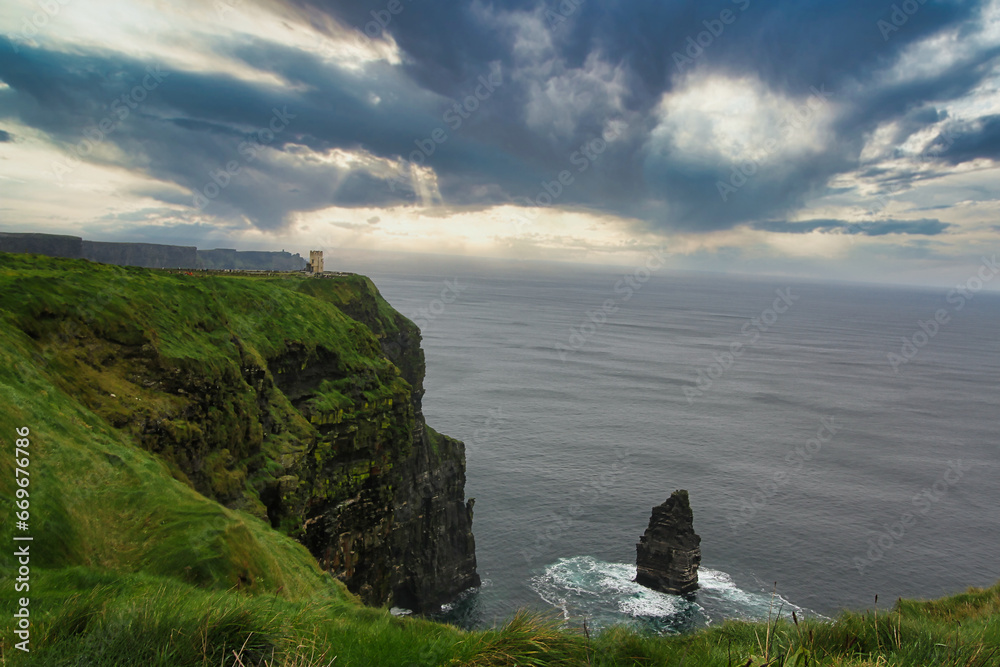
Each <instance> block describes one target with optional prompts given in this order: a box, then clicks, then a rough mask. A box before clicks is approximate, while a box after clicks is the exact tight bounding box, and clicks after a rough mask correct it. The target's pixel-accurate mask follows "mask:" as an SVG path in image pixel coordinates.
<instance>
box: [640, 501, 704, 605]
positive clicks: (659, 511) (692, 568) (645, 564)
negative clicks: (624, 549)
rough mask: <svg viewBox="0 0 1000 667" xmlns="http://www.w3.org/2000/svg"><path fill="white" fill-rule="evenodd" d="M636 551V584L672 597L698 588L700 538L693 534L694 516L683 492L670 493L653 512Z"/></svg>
mask: <svg viewBox="0 0 1000 667" xmlns="http://www.w3.org/2000/svg"><path fill="white" fill-rule="evenodd" d="M635 547H636V559H635V565H636V576H635V580H636V582H637V583H640V584H642V585H643V586H645V587H647V588H652V589H653V590H656V591H660V592H663V593H673V594H674V595H686V594H688V593H692V592H694V591H695V590H697V588H698V566H699V565H701V538H700V537H698V535H697V534H696V533H695V532H694V514H693V513H692V512H691V502H690V500H689V499H688V492H687V491H674V492H673V494H672V495H671V496H670V498H668V499H667V501H666V502H665V503H663V504H662V505H660V506H658V507H654V508H653V516H652V517H651V518H650V520H649V528H647V529H646V533H645V535H643V536H642V537H640V538H639V543H638V544H636V545H635Z"/></svg>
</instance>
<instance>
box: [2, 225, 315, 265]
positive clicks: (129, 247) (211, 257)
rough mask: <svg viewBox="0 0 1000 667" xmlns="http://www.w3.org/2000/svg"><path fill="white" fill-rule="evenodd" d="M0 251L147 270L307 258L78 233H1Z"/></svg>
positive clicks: (289, 261) (276, 262) (301, 262)
mask: <svg viewBox="0 0 1000 667" xmlns="http://www.w3.org/2000/svg"><path fill="white" fill-rule="evenodd" d="M0 252H10V253H33V254H36V255H46V256H49V257H64V258H69V259H88V260H90V261H92V262H100V263H102V264H115V265H118V266H140V267H144V268H148V269H229V270H238V269H249V270H254V271H301V270H302V269H304V268H305V266H306V261H305V260H304V259H302V257H301V256H300V255H298V254H295V255H293V254H291V253H288V252H285V251H284V250H282V251H280V252H270V251H254V250H244V251H238V250H229V249H215V250H198V249H197V248H195V247H194V246H176V245H165V244H162V243H105V242H100V241H84V240H83V239H81V238H80V237H78V236H59V235H56V234H32V233H28V234H9V233H5V232H0Z"/></svg>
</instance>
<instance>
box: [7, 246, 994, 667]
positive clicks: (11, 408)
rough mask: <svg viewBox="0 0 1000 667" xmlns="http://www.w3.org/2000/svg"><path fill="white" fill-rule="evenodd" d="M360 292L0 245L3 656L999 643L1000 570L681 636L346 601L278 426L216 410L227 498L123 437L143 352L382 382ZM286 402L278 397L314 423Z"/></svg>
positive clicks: (532, 653)
mask: <svg viewBox="0 0 1000 667" xmlns="http://www.w3.org/2000/svg"><path fill="white" fill-rule="evenodd" d="M361 294H368V295H373V294H374V288H373V287H372V286H371V284H370V282H369V281H367V279H364V278H361V277H344V278H338V279H336V280H322V281H320V280H310V279H305V278H293V277H289V278H287V279H285V278H267V279H264V278H252V277H222V276H187V275H184V274H168V273H164V272H156V271H147V270H141V269H129V268H121V267H111V266H100V265H94V264H90V263H87V262H78V261H69V260H52V259H48V258H38V257H29V256H12V255H0V304H2V308H0V445H2V446H0V451H2V452H3V455H2V456H0V517H2V520H0V543H2V544H3V545H4V546H3V547H2V548H0V614H2V616H0V665H3V666H6V665H8V664H9V665H67V666H68V665H94V666H104V665H108V666H111V665H116V666H117V665H162V666H164V667H166V666H186V665H204V666H209V665H212V666H217V665H251V664H255V665H256V664H272V665H278V664H287V665H328V664H332V665H336V666H338V667H339V666H342V665H438V664H469V665H515V664H518V665H579V664H594V665H657V664H690V665H701V664H705V665H749V664H754V665H760V664H763V663H764V662H765V661H770V662H771V664H797V665H801V664H835V665H904V664H905V665H924V664H927V665H938V664H947V665H970V666H971V665H993V664H1000V652H998V651H1000V649H998V648H997V647H1000V621H998V619H1000V586H998V587H995V588H992V589H990V590H986V591H972V592H969V593H967V594H964V595H962V596H958V597H955V598H952V599H947V600H941V601H936V602H931V603H919V602H903V603H901V604H900V605H899V606H898V611H896V612H893V613H891V614H885V613H883V614H881V615H879V617H878V619H877V621H876V619H875V617H874V615H873V614H871V613H868V614H847V615H845V616H844V617H842V618H841V619H839V620H838V621H836V622H834V623H826V624H824V623H818V622H813V621H810V622H807V623H802V624H801V625H799V626H794V625H789V624H784V623H782V624H779V625H777V626H771V627H768V626H766V625H764V624H744V623H727V624H724V625H722V626H720V627H714V628H710V629H709V630H707V631H703V632H699V633H697V634H694V635H691V636H685V637H679V638H653V637H641V636H638V635H635V634H633V633H631V632H629V631H626V630H623V629H614V630H610V631H607V632H605V633H603V634H601V635H600V636H597V637H593V638H587V637H584V636H581V635H579V634H578V633H573V632H570V631H564V630H561V629H559V628H558V627H556V626H555V625H553V624H552V623H547V622H545V621H541V620H539V619H537V618H531V617H527V616H519V617H517V618H515V619H513V620H512V621H511V622H510V623H509V624H508V625H507V626H505V627H503V628H500V629H497V630H492V631H484V632H463V631H460V630H457V629H454V628H451V627H448V626H444V625H440V624H435V623H431V622H428V621H423V620H420V619H410V618H402V619H401V618H394V617H392V616H391V615H390V614H389V613H388V611H387V610H385V609H372V608H366V607H363V606H361V605H360V604H359V603H358V602H357V600H356V599H355V598H354V597H353V596H352V595H351V594H350V593H348V592H347V591H346V590H345V588H344V587H343V585H342V584H340V583H339V582H337V581H336V580H335V579H333V578H332V577H330V576H329V575H326V574H324V573H323V572H321V571H320V569H319V568H318V567H317V565H316V563H315V561H314V559H313V558H312V556H311V555H310V554H309V553H308V552H307V551H306V549H305V548H304V547H302V546H301V545H300V544H298V543H297V542H296V541H294V540H293V539H291V538H290V537H288V536H286V535H284V534H282V533H280V532H278V531H277V530H274V529H272V528H271V526H270V525H269V524H268V523H267V522H265V521H264V520H263V519H262V518H261V512H260V508H259V507H257V506H256V505H255V504H254V503H253V491H254V486H253V483H252V481H253V480H251V479H250V478H249V477H247V476H246V473H239V470H241V468H240V466H241V463H240V460H239V458H240V451H241V450H240V448H241V447H244V446H245V444H244V443H245V442H246V441H247V440H254V439H257V440H258V441H259V442H260V445H261V447H262V448H263V451H264V452H265V455H266V452H267V451H269V450H268V447H269V446H272V445H273V446H277V445H278V444H280V443H275V442H270V441H269V440H268V437H267V436H266V434H255V433H251V432H247V431H246V430H245V429H244V430H238V429H241V428H243V427H242V426H240V425H239V423H238V422H234V421H231V420H229V418H228V417H227V416H226V415H225V414H219V415H217V421H216V422H214V423H216V424H217V426H218V431H219V432H218V433H214V434H203V435H202V436H200V437H203V438H208V439H212V438H216V439H218V440H212V442H222V443H223V444H226V445H227V447H228V448H230V452H231V460H230V461H229V463H227V465H225V466H220V467H219V469H218V470H216V471H215V472H213V473H211V474H208V475H207V477H206V479H208V480H209V481H210V484H209V486H210V487H211V488H208V489H202V490H203V491H206V492H207V493H208V495H212V494H213V493H215V492H216V491H218V492H219V493H220V494H221V495H227V496H228V497H235V495H238V494H234V493H232V489H231V488H229V486H233V485H235V487H237V490H238V491H239V492H240V493H243V494H244V495H245V497H246V498H247V499H248V500H247V501H246V502H245V503H242V504H240V503H236V505H238V506H239V507H240V509H227V508H226V507H224V506H223V505H221V504H219V503H218V502H216V500H213V499H211V498H209V497H207V495H206V493H202V492H199V491H198V490H196V489H195V488H194V486H196V485H195V484H194V483H193V482H192V480H190V479H188V478H187V476H186V475H185V474H184V473H183V472H182V471H180V470H179V468H178V465H177V464H176V461H175V460H174V459H173V458H172V456H173V454H172V453H171V452H168V451H163V452H159V453H152V452H149V451H146V450H145V449H143V448H142V447H140V446H138V445H137V437H138V436H137V434H136V432H135V430H134V429H133V427H132V421H133V420H135V419H136V416H137V415H138V416H140V417H142V416H148V417H152V416H155V415H162V414H165V413H169V412H170V411H171V410H172V409H173V408H174V407H175V406H173V405H172V404H169V403H170V402H172V401H177V402H179V403H183V401H184V400H185V399H184V398H183V397H177V396H172V397H166V396H165V395H164V394H163V393H162V392H156V391H153V390H151V389H149V388H144V387H143V382H142V379H143V378H145V377H147V376H148V375H147V374H146V371H147V370H148V368H149V364H151V363H156V364H160V365H163V364H166V365H167V366H169V367H170V368H176V369H178V370H179V372H185V373H198V374H200V375H201V376H203V377H205V378H206V382H208V381H211V380H212V378H218V377H222V376H224V375H225V374H226V373H233V372H239V369H238V368H237V369H234V368H232V367H231V366H232V363H233V362H232V359H233V358H234V356H235V357H236V358H241V357H240V355H264V354H273V353H277V352H278V351H279V349H280V347H281V346H282V345H285V344H286V342H287V341H288V340H294V341H296V342H297V343H299V344H301V345H303V346H306V347H308V346H310V345H317V344H318V343H319V342H320V341H330V340H336V341H337V345H338V352H339V354H340V355H341V356H342V363H343V364H344V365H345V367H348V368H356V369H357V372H358V373H359V374H360V373H369V374H370V373H374V374H375V376H377V377H380V378H385V381H384V383H383V384H385V385H391V384H392V383H393V382H394V381H395V380H393V378H395V377H396V373H395V371H394V368H393V367H392V365H391V364H390V363H389V362H388V361H387V360H386V359H385V358H384V357H383V355H382V353H381V351H380V349H379V347H378V343H377V340H376V339H375V338H374V337H373V335H372V333H371V331H370V330H369V329H368V328H367V327H366V326H365V325H363V324H361V323H360V321H375V320H377V321H378V322H379V323H380V326H381V328H383V329H384V330H386V331H392V330H394V328H395V327H398V326H399V322H400V320H399V316H398V314H396V313H395V312H394V311H392V310H391V308H390V307H389V306H388V304H385V302H384V301H382V300H381V299H380V298H375V299H371V298H365V299H359V295H361ZM137 303H141V304H142V306H141V307H137V306H136V304H137ZM373 304H374V305H373ZM362 311H363V312H362ZM220 323H221V325H220ZM95 332H99V333H100V335H99V336H98V335H95ZM226 332H229V333H228V334H227V333H226ZM232 333H236V334H238V335H237V336H233V335H231V334H232ZM235 339H238V340H240V341H243V343H242V351H240V350H234V349H233V347H232V346H234V345H236V343H234V340H235ZM102 341H103V342H102ZM107 341H118V343H108V342H107ZM151 349H154V350H156V354H155V355H154V354H152V353H149V350H151ZM143 350H146V351H145V352H143ZM121 354H132V355H133V356H132V357H131V358H126V359H124V360H122V359H120V358H119V357H118V356H116V355H121ZM112 394H114V396H112ZM338 394H339V395H340V398H338ZM378 398H379V397H378V396H376V395H373V396H372V400H377V399H378ZM226 400H227V401H230V402H231V407H232V409H233V410H249V411H253V410H255V409H259V407H258V406H255V405H254V404H250V403H246V404H244V403H242V402H241V401H242V400H243V399H242V398H241V397H240V396H235V395H234V396H228V397H226ZM324 400H329V401H338V400H344V401H346V402H347V403H345V405H347V407H348V408H349V407H350V405H349V404H351V403H352V402H353V401H356V400H358V399H357V398H356V396H344V395H343V394H341V393H340V392H339V391H338V390H337V389H336V388H332V387H331V388H330V392H329V394H328V395H327V396H326V398H325V399H324ZM274 409H275V410H280V409H281V406H280V403H279V404H278V407H277V408H274ZM291 412H292V411H291V410H290V411H289V414H288V415H276V416H274V417H275V418H281V419H285V421H286V422H287V424H288V428H289V429H290V430H292V431H294V430H295V429H296V428H301V429H303V430H304V429H308V428H309V426H308V424H304V423H303V424H299V425H298V426H296V421H295V416H294V415H292V414H291ZM116 424H117V426H116ZM22 427H27V428H29V429H30V431H31V433H30V441H31V444H30V445H29V446H28V450H29V451H30V455H29V460H30V463H29V465H28V468H27V469H28V470H29V472H30V480H31V483H30V486H29V487H28V488H29V491H30V513H31V518H30V521H29V525H30V528H29V530H28V531H20V530H18V529H17V526H16V524H15V521H14V518H13V513H14V507H13V503H14V500H15V493H16V489H17V488H18V487H17V486H16V485H15V483H14V479H15V474H14V470H13V467H14V459H15V456H14V441H15V438H16V435H15V429H18V428H22ZM176 427H177V428H185V426H184V424H183V423H180V422H178V424H177V425H176ZM227 429H229V430H232V432H229V431H227ZM234 469H235V470H236V471H237V473H236V478H235V479H231V478H229V477H228V476H229V475H232V474H234V473H233V470H234ZM242 469H243V470H254V469H255V468H254V466H253V465H250V464H247V465H245V466H243V468H242ZM260 469H261V470H266V469H267V467H266V465H265V466H264V467H263V468H260ZM241 474H242V476H241ZM261 474H263V473H261ZM251 476H252V475H251ZM227 485H228V486H227ZM216 486H218V489H216ZM15 535H30V536H31V537H33V541H32V542H31V543H30V545H31V547H30V552H31V562H30V568H31V574H30V585H31V589H30V592H28V593H18V592H15V590H14V584H15V575H16V568H17V566H18V564H17V562H16V559H15V557H14V556H13V552H14V546H13V545H15V542H14V541H13V539H12V538H13V536H15ZM26 595H27V596H29V597H30V600H31V602H30V605H29V609H30V613H31V621H32V626H31V644H30V646H31V649H32V650H31V653H30V654H26V653H23V652H22V651H19V650H17V649H16V648H15V647H14V644H15V642H17V641H18V639H17V638H16V637H15V635H14V629H15V620H14V619H13V616H12V614H13V612H14V610H15V609H16V607H17V599H18V598H20V597H23V596H26ZM807 660H808V662H807ZM748 661H751V662H748Z"/></svg>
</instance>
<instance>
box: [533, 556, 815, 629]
mask: <svg viewBox="0 0 1000 667" xmlns="http://www.w3.org/2000/svg"><path fill="white" fill-rule="evenodd" d="M633 579H635V565H628V564H625V563H608V562H605V561H601V560H598V559H596V558H593V557H591V556H576V557H574V558H561V559H559V560H558V561H557V562H555V563H553V564H552V565H549V566H547V567H546V568H545V570H544V572H542V573H540V574H538V575H536V576H534V577H532V578H531V580H530V586H531V589H532V590H533V591H535V593H537V594H538V595H539V597H541V598H542V600H544V601H545V602H546V603H548V604H549V605H552V606H553V607H555V608H556V609H558V610H560V611H561V613H562V615H563V617H564V618H565V619H566V620H567V621H568V622H570V623H572V624H581V623H582V622H583V621H584V620H586V622H587V624H588V625H589V626H591V627H595V628H600V627H606V626H609V625H614V624H619V625H621V624H624V625H632V626H641V627H643V628H644V629H650V630H653V631H655V632H660V633H665V634H674V633H678V632H685V631H688V630H692V629H694V628H697V627H701V626H705V625H709V624H710V623H712V622H713V621H718V620H722V619H725V618H741V619H746V620H766V619H767V618H768V615H769V613H770V615H771V616H772V617H773V616H774V615H776V614H779V613H780V614H781V615H782V616H790V615H791V613H792V611H793V610H794V611H796V612H797V613H798V614H799V615H800V616H801V615H803V614H804V613H808V612H806V611H805V610H803V609H802V608H800V607H797V606H795V605H793V604H791V603H790V602H788V601H787V600H785V599H783V598H781V597H780V596H777V595H775V596H773V597H772V595H771V594H770V593H768V592H755V591H748V590H745V589H742V588H740V587H739V586H737V585H736V583H734V582H733V579H732V577H730V576H729V575H728V574H726V573H725V572H720V571H718V570H710V569H707V568H702V569H700V570H699V572H698V583H699V584H700V588H699V589H698V591H697V592H696V593H694V594H693V595H691V596H687V597H683V596H679V595H669V594H667V593H660V592H657V591H654V590H651V589H649V588H646V587H645V586H642V585H640V584H637V583H635V581H633Z"/></svg>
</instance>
